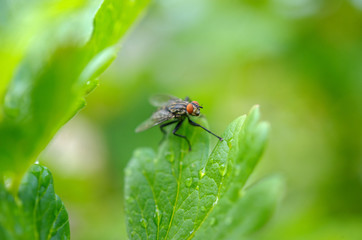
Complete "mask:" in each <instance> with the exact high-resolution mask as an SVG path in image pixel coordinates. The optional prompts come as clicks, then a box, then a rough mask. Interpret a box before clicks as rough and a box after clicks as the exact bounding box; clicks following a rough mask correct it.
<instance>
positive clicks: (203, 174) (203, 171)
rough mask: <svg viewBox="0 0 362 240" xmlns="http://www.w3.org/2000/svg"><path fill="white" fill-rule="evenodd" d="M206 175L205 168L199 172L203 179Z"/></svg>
mask: <svg viewBox="0 0 362 240" xmlns="http://www.w3.org/2000/svg"><path fill="white" fill-rule="evenodd" d="M204 176H205V168H203V169H201V171H200V172H199V177H200V179H202V178H203V177H204Z"/></svg>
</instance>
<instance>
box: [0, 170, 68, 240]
mask: <svg viewBox="0 0 362 240" xmlns="http://www.w3.org/2000/svg"><path fill="white" fill-rule="evenodd" d="M0 197H1V200H2V201H0V210H1V214H0V238H1V239H6V240H12V239H14V240H15V239H16V240H17V239H24V240H25V239H41V240H45V239H69V238H70V232H69V220H68V213H67V211H66V209H65V207H64V205H63V203H62V201H61V200H60V198H59V197H58V196H57V195H56V194H55V192H54V186H53V177H52V175H51V173H50V171H49V170H48V169H47V168H46V167H43V166H41V165H38V164H35V165H33V166H32V167H31V168H30V169H29V170H28V172H27V174H26V175H25V176H24V178H23V180H22V182H21V184H20V188H19V193H18V199H17V200H15V199H14V198H13V196H12V195H11V194H10V193H9V192H7V190H6V189H5V187H4V185H3V184H0Z"/></svg>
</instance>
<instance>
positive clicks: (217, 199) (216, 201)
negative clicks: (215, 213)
mask: <svg viewBox="0 0 362 240" xmlns="http://www.w3.org/2000/svg"><path fill="white" fill-rule="evenodd" d="M218 202H219V197H216V200H215V202H214V203H213V204H212V206H215V205H216V204H217V203H218Z"/></svg>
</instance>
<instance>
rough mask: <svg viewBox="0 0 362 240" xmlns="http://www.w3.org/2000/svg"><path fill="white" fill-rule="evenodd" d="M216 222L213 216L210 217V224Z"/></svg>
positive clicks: (212, 224)
mask: <svg viewBox="0 0 362 240" xmlns="http://www.w3.org/2000/svg"><path fill="white" fill-rule="evenodd" d="M215 224H216V219H215V218H214V217H213V218H211V219H210V225H211V226H214V225H215Z"/></svg>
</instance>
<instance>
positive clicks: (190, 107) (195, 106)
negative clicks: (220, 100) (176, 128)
mask: <svg viewBox="0 0 362 240" xmlns="http://www.w3.org/2000/svg"><path fill="white" fill-rule="evenodd" d="M200 108H202V107H201V106H200V105H199V103H198V102H196V101H192V102H190V103H189V104H187V107H186V110H187V112H188V114H190V115H191V116H199V115H200Z"/></svg>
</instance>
